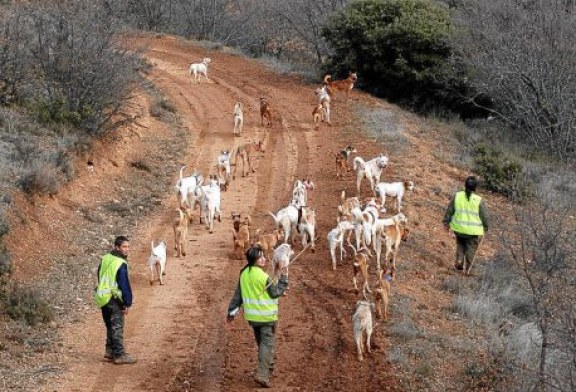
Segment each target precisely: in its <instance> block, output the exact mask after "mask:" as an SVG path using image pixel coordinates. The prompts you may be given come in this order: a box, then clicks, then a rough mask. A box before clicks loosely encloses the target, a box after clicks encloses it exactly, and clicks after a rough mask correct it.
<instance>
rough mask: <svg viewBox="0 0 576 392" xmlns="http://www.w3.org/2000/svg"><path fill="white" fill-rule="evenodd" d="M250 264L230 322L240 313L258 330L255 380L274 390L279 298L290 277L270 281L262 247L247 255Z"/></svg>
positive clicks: (244, 271) (284, 275) (232, 304)
mask: <svg viewBox="0 0 576 392" xmlns="http://www.w3.org/2000/svg"><path fill="white" fill-rule="evenodd" d="M246 259H247V261H248V264H246V265H245V266H244V268H242V270H241V271H240V279H239V282H238V285H237V286H236V291H235V293H234V297H233V298H232V300H231V301H230V305H229V306H228V315H227V321H228V322H231V321H232V320H234V316H236V314H237V313H238V311H239V310H240V307H242V309H243V310H244V318H245V319H246V321H248V324H250V326H252V329H253V330H254V337H255V338H256V344H258V365H257V367H256V374H255V376H254V380H255V381H256V382H257V383H258V384H260V385H261V386H263V387H265V388H270V387H271V384H270V376H271V373H272V372H273V371H274V343H275V342H274V339H275V337H274V334H275V332H276V322H277V321H278V297H280V296H281V295H282V294H284V291H286V288H287V287H288V275H287V272H286V271H285V270H284V269H283V270H281V273H280V277H279V279H278V283H277V284H274V282H273V281H272V280H271V279H270V277H269V276H268V274H267V273H266V272H265V271H264V267H265V266H266V258H265V257H264V251H263V249H262V247H260V246H259V245H255V246H253V247H251V248H250V249H248V251H247V252H246Z"/></svg>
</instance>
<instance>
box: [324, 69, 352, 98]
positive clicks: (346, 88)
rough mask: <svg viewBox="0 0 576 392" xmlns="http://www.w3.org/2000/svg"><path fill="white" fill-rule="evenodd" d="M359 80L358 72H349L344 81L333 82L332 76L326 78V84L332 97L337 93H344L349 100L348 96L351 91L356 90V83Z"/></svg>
mask: <svg viewBox="0 0 576 392" xmlns="http://www.w3.org/2000/svg"><path fill="white" fill-rule="evenodd" d="M357 80H358V75H357V74H356V72H349V73H348V77H347V78H346V79H343V80H334V81H333V80H332V76H331V75H326V76H324V83H325V84H326V86H328V91H329V93H330V95H331V96H333V95H334V92H336V91H343V92H345V93H346V99H348V95H349V94H350V91H352V89H353V88H354V83H356V81H357Z"/></svg>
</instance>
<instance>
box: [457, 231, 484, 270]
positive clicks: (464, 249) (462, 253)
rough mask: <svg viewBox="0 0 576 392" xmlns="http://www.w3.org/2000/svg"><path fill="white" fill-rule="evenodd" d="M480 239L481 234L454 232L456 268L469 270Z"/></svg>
mask: <svg viewBox="0 0 576 392" xmlns="http://www.w3.org/2000/svg"><path fill="white" fill-rule="evenodd" d="M481 239H482V237H481V236H461V235H458V233H456V268H458V269H460V270H461V269H463V270H464V271H466V272H469V271H470V268H472V262H473V260H474V257H475V255H476V251H477V250H478V245H479V244H480V240H481Z"/></svg>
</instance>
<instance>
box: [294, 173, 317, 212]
mask: <svg viewBox="0 0 576 392" xmlns="http://www.w3.org/2000/svg"><path fill="white" fill-rule="evenodd" d="M314 187H315V185H314V183H313V182H312V180H296V182H295V183H294V188H292V201H291V202H290V204H293V205H295V206H296V207H298V208H301V207H304V206H306V205H308V191H309V190H310V191H311V190H314Z"/></svg>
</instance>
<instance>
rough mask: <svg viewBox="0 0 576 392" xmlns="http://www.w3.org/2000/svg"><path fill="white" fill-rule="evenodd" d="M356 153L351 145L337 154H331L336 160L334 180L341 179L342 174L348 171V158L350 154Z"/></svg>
mask: <svg viewBox="0 0 576 392" xmlns="http://www.w3.org/2000/svg"><path fill="white" fill-rule="evenodd" d="M353 152H356V149H355V148H354V147H352V146H351V145H348V146H346V147H344V149H342V150H341V151H340V152H339V153H338V154H335V153H332V154H333V155H334V157H335V158H336V178H343V177H344V174H346V173H348V172H349V171H350V167H349V165H348V158H349V157H350V154H352V153H353Z"/></svg>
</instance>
